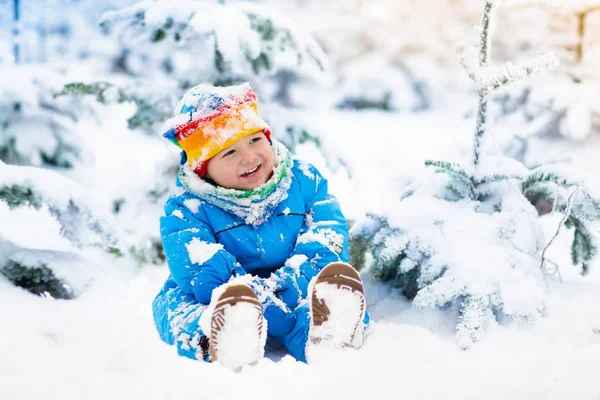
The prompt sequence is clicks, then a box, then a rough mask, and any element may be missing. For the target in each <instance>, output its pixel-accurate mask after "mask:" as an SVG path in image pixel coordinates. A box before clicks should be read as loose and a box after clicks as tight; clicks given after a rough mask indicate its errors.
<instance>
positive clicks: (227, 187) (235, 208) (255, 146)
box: [153, 84, 369, 369]
mask: <svg viewBox="0 0 600 400" xmlns="http://www.w3.org/2000/svg"><path fill="white" fill-rule="evenodd" d="M175 114H176V115H175V117H173V118H172V119H170V120H169V121H168V122H167V126H168V127H170V129H169V130H168V131H167V133H165V134H164V136H165V137H166V138H168V139H170V140H172V141H173V142H174V143H175V144H177V145H178V146H179V147H181V148H182V149H183V152H182V158H181V168H180V172H179V175H178V179H177V191H176V193H175V194H174V195H172V196H171V197H170V198H169V200H168V201H167V203H166V204H165V216H163V217H162V218H161V220H160V226H161V228H160V230H161V237H162V242H163V246H164V251H165V255H166V258H167V263H168V265H169V270H170V273H171V274H170V276H169V278H168V279H167V281H166V282H165V284H164V287H163V288H162V290H161V291H160V293H159V294H158V295H157V296H156V298H155V299H154V302H153V313H154V320H155V323H156V327H157V329H158V332H159V334H160V336H161V338H162V340H164V341H165V342H167V343H169V344H175V345H176V347H177V350H178V353H179V354H180V355H183V356H186V357H189V358H192V359H198V360H204V361H213V362H214V361H217V360H218V361H219V362H221V364H223V365H225V366H227V367H229V368H232V369H239V368H241V367H242V366H244V365H246V364H252V363H255V362H257V361H258V359H260V358H261V357H262V356H263V354H264V345H265V341H266V336H267V334H268V335H269V336H271V337H273V338H274V339H275V340H277V341H278V342H279V343H281V344H282V345H284V346H285V347H286V348H287V350H288V351H289V353H290V354H291V355H292V356H293V357H295V358H296V359H297V360H300V361H305V362H306V348H307V344H310V343H318V342H324V343H328V344H332V345H334V346H352V347H354V348H358V347H360V346H361V344H362V338H363V330H364V328H365V326H366V325H367V324H368V322H369V321H368V320H369V317H368V314H367V313H366V310H365V298H364V293H363V287H362V281H361V278H360V276H359V274H358V273H357V272H356V271H355V270H354V269H353V268H352V267H351V266H350V265H349V264H346V263H345V262H346V261H348V258H349V257H348V254H349V253H348V228H347V224H346V219H345V218H344V216H343V214H342V212H341V210H340V206H339V204H338V202H337V200H336V199H335V198H334V197H333V196H332V195H331V194H329V193H328V190H327V180H325V178H323V176H322V175H321V174H320V173H319V171H317V169H316V168H315V167H314V166H312V165H310V164H305V163H302V162H300V161H298V160H295V159H293V158H292V157H291V155H290V153H289V151H288V150H287V149H286V148H285V147H284V146H283V145H282V144H281V143H279V142H277V141H275V140H274V139H273V138H272V137H271V130H270V128H269V126H268V125H267V123H266V122H265V121H264V120H263V119H262V118H261V117H260V116H259V114H258V113H257V101H256V96H255V94H254V93H253V91H252V89H251V88H250V86H249V85H248V84H243V85H239V86H230V87H222V88H220V87H214V86H208V85H199V86H196V87H194V88H192V89H190V90H189V91H188V92H187V93H186V94H185V95H184V97H183V98H182V100H181V101H180V102H179V104H178V105H177V108H176V110H175ZM309 283H310V284H309ZM265 320H266V321H265Z"/></svg>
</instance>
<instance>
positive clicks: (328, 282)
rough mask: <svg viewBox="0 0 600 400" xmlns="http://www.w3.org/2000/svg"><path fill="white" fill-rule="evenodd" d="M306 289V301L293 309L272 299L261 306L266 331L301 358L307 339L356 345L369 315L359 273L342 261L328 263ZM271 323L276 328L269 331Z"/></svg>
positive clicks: (304, 353) (360, 339)
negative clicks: (274, 330)
mask: <svg viewBox="0 0 600 400" xmlns="http://www.w3.org/2000/svg"><path fill="white" fill-rule="evenodd" d="M308 292H309V293H310V294H309V297H308V301H307V302H305V303H304V304H302V305H300V306H299V307H297V308H296V309H295V310H294V311H290V310H289V308H288V307H286V306H285V305H283V306H281V305H280V306H279V307H277V306H276V305H275V304H274V303H271V304H270V306H268V307H266V308H265V317H266V318H267V320H268V321H269V334H270V335H271V336H273V337H274V338H275V339H276V340H277V341H278V342H280V343H281V344H283V345H285V347H286V348H287V349H288V351H289V352H290V354H291V355H292V356H293V357H294V358H296V359H297V360H299V361H303V362H306V346H307V343H308V342H309V340H310V341H311V342H324V343H325V342H327V343H330V344H332V345H335V346H340V347H345V346H352V347H355V348H358V347H360V346H361V345H362V339H363V334H364V331H365V328H366V327H367V326H368V325H369V323H370V317H369V314H368V313H367V312H366V301H365V297H364V291H363V285H362V279H361V278H360V275H359V273H358V272H357V271H356V270H355V269H354V268H352V266H350V265H349V264H346V263H332V264H329V265H327V266H326V267H325V268H323V270H322V271H320V272H319V274H318V275H317V276H316V277H315V279H314V281H313V282H312V285H311V288H310V290H308ZM263 304H264V303H263ZM271 326H273V327H274V328H275V327H276V326H277V327H279V329H278V330H277V331H276V332H272V330H271Z"/></svg>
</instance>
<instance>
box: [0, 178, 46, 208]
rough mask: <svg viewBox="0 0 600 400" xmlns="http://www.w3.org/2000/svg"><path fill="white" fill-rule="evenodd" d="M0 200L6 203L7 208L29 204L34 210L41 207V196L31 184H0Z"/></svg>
mask: <svg viewBox="0 0 600 400" xmlns="http://www.w3.org/2000/svg"><path fill="white" fill-rule="evenodd" d="M0 201H4V202H5V203H6V204H8V207H9V208H16V207H22V206H31V207H33V208H35V209H36V210H39V209H40V208H41V207H42V204H43V203H42V196H41V194H40V193H39V192H37V191H36V190H35V189H34V188H33V186H32V185H31V184H23V185H15V184H13V185H0Z"/></svg>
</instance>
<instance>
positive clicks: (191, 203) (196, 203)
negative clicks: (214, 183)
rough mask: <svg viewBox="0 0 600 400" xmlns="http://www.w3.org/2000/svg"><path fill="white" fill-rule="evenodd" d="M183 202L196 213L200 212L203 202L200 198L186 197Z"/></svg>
mask: <svg viewBox="0 0 600 400" xmlns="http://www.w3.org/2000/svg"><path fill="white" fill-rule="evenodd" d="M183 204H185V206H186V207H187V208H188V209H189V210H190V211H191V212H193V213H194V214H195V213H197V212H198V210H199V209H200V206H201V205H202V202H201V201H200V200H198V199H186V200H184V201H183Z"/></svg>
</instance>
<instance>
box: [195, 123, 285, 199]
mask: <svg viewBox="0 0 600 400" xmlns="http://www.w3.org/2000/svg"><path fill="white" fill-rule="evenodd" d="M273 166H274V156H273V149H272V147H271V145H270V143H269V141H268V140H267V138H266V136H265V134H264V133H263V132H262V131H261V132H256V133H253V134H252V135H250V136H246V137H245V138H243V139H240V140H238V141H237V142H235V143H234V144H232V145H231V146H229V147H227V148H226V149H224V150H223V151H221V152H220V153H218V154H217V155H215V156H214V157H213V158H211V159H210V161H209V162H208V167H207V175H208V177H209V178H210V179H212V180H213V181H214V182H215V183H216V184H217V185H219V186H221V187H224V188H228V189H241V190H250V189H255V188H257V187H258V186H260V185H262V184H263V183H265V182H266V181H267V180H269V178H270V177H271V174H272V173H273Z"/></svg>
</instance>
